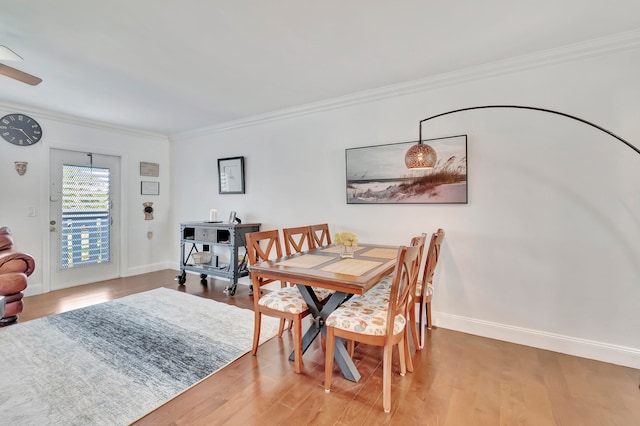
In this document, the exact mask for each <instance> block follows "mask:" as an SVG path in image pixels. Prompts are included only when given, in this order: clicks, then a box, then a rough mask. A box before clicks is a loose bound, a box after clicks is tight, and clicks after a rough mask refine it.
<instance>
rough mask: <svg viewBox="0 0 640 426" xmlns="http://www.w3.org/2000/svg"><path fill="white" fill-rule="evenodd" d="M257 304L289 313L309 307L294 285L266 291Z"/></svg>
mask: <svg viewBox="0 0 640 426" xmlns="http://www.w3.org/2000/svg"><path fill="white" fill-rule="evenodd" d="M258 305H260V306H264V307H265V308H269V309H273V310H276V311H280V312H288V313H290V314H300V313H302V312H304V311H306V310H307V309H309V308H308V306H307V304H306V303H305V301H304V299H303V298H302V296H301V295H300V292H299V291H298V289H297V288H296V287H284V288H279V289H277V290H274V291H271V292H269V293H266V294H265V295H264V296H262V297H261V298H260V300H258Z"/></svg>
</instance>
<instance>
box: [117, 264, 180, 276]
mask: <svg viewBox="0 0 640 426" xmlns="http://www.w3.org/2000/svg"><path fill="white" fill-rule="evenodd" d="M163 269H176V268H175V263H174V262H159V263H150V264H147V265H142V266H136V267H135V268H129V269H127V271H126V274H125V275H123V276H125V277H132V276H134V275H140V274H146V273H149V272H156V271H162V270H163ZM176 275H177V273H176Z"/></svg>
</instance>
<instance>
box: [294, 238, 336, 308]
mask: <svg viewBox="0 0 640 426" xmlns="http://www.w3.org/2000/svg"><path fill="white" fill-rule="evenodd" d="M282 233H283V235H284V242H285V250H286V252H287V256H291V255H292V254H295V253H302V252H304V251H306V250H311V249H314V248H316V244H315V240H314V238H313V236H312V235H313V234H312V232H311V227H310V226H298V227H295V228H284V229H283V230H282ZM291 284H292V285H295V284H296V283H291ZM313 291H314V293H315V295H316V297H317V298H318V300H320V301H323V300H325V299H327V298H328V297H329V296H331V293H332V291H331V290H327V289H325V288H318V287H314V288H313Z"/></svg>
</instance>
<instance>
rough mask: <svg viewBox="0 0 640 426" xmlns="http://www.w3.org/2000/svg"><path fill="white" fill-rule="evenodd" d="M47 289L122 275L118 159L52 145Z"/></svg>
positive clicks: (56, 288)
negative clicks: (48, 282) (55, 147)
mask: <svg viewBox="0 0 640 426" xmlns="http://www.w3.org/2000/svg"><path fill="white" fill-rule="evenodd" d="M50 154H51V156H50V181H49V182H50V184H49V200H50V206H49V225H50V226H49V230H50V233H49V236H50V239H49V241H50V242H49V244H50V253H51V257H52V262H51V290H59V289H62V288H67V287H73V286H77V285H82V284H88V283H92V282H96V281H102V280H107V279H112V278H118V277H119V276H120V265H119V259H118V253H119V248H120V238H119V235H120V215H119V206H120V192H119V188H120V157H116V156H111V155H103V154H95V153H87V152H77V151H67V150H61V149H52V150H51V153H50Z"/></svg>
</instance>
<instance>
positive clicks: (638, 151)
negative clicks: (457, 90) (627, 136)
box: [418, 105, 640, 154]
mask: <svg viewBox="0 0 640 426" xmlns="http://www.w3.org/2000/svg"><path fill="white" fill-rule="evenodd" d="M488 108H515V109H528V110H533V111H542V112H548V113H551V114H556V115H561V116H563V117H567V118H571V119H573V120H576V121H580V122H581V123H584V124H586V125H589V126H591V127H595V128H596V129H598V130H600V131H602V132H604V133H607V134H608V135H611V136H613V137H614V138H616V139H617V140H619V141H620V142H622V143H623V144H625V145H627V146H628V147H629V148H631V149H633V150H634V151H635V152H636V153H638V154H640V149H638V148H637V147H635V146H634V145H633V144H631V143H630V142H628V141H626V140H624V139H623V138H621V137H620V136H618V135H616V134H615V133H613V132H610V131H609V130H607V129H605V128H603V127H600V126H598V125H597V124H593V123H592V122H590V121H587V120H585V119H582V118H580V117H576V116H575V115H571V114H566V113H564V112H560V111H554V110H552V109H547V108H538V107H531V106H522V105H480V106H473V107H467V108H460V109H455V110H453V111H447V112H443V113H441V114H437V115H433V116H431V117H427V118H425V119H424V120H420V124H419V127H420V129H419V133H420V139H418V143H422V123H424V122H425V121H429V120H432V119H434V118H438V117H442V116H444V115H449V114H455V113H457V112H463V111H471V110H474V109H488Z"/></svg>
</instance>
